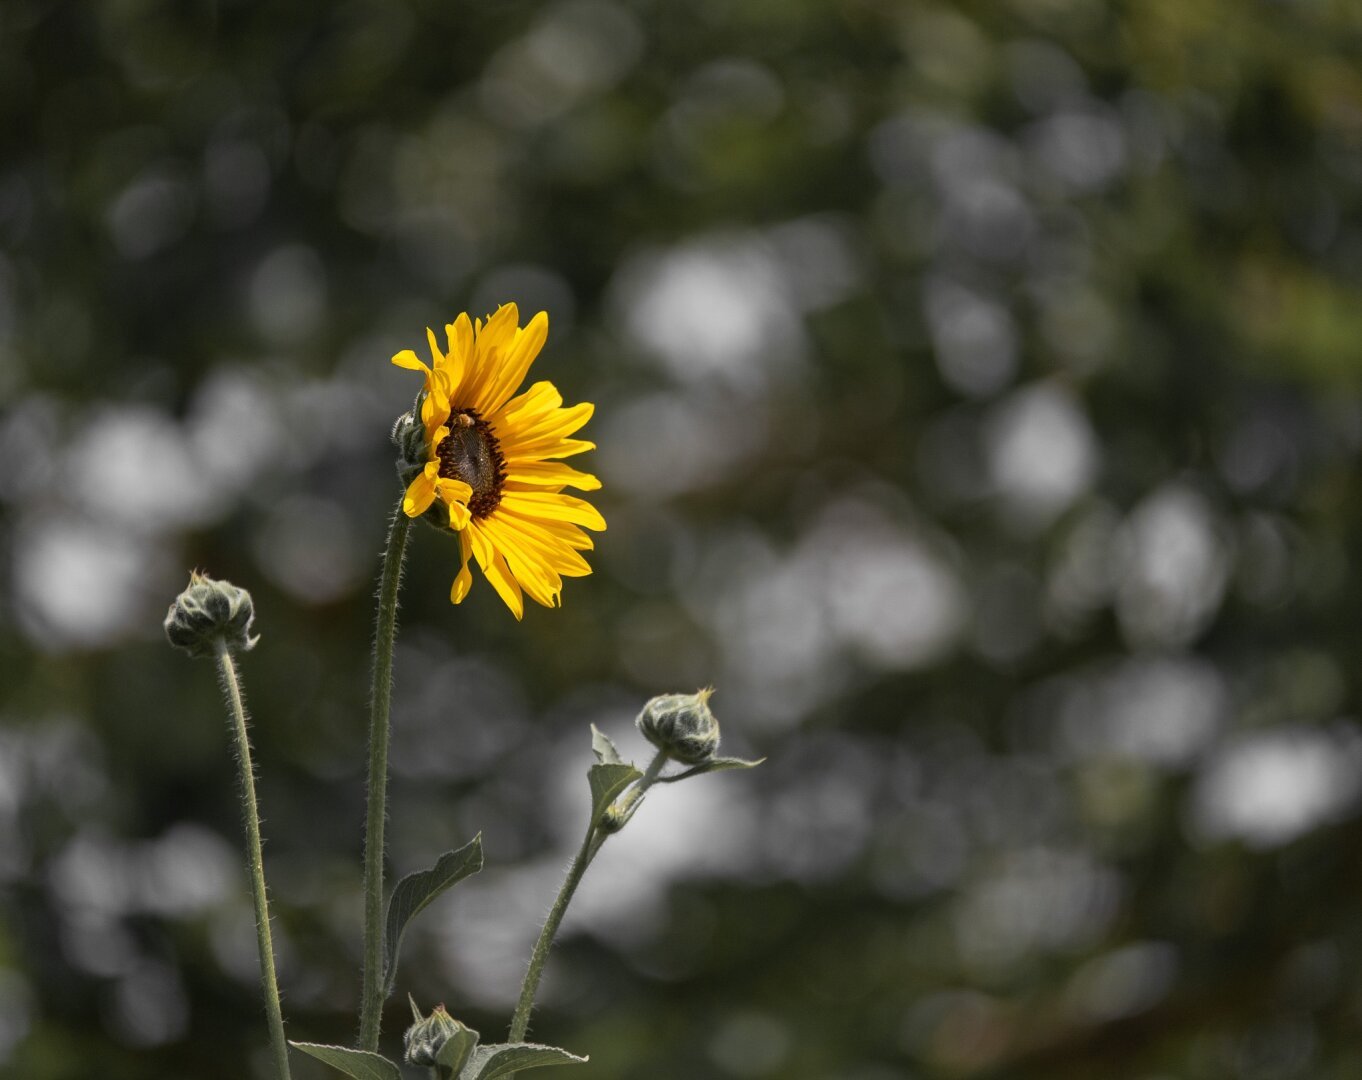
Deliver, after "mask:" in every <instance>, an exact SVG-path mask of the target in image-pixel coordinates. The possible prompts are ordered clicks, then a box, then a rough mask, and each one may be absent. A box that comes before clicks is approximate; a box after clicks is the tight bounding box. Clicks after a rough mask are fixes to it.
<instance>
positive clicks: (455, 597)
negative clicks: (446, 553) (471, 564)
mask: <svg viewBox="0 0 1362 1080" xmlns="http://www.w3.org/2000/svg"><path fill="white" fill-rule="evenodd" d="M459 546H460V548H462V552H463V565H461V566H460V567H459V572H458V574H457V575H455V577H454V585H453V586H452V587H451V588H450V590H449V602H450V603H451V604H462V603H463V600H464V597H465V596H467V595H468V590H469V589H471V588H472V587H473V572H472V571H471V570H469V569H468V557H469V555H470V554H472V550H473V549H472V544H471V543H470V541H469V539H468V530H464V531H463V532H461V533H459Z"/></svg>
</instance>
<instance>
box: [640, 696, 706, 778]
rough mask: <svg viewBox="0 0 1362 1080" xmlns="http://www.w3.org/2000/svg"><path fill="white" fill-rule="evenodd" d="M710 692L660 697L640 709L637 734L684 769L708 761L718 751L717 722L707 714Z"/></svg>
mask: <svg viewBox="0 0 1362 1080" xmlns="http://www.w3.org/2000/svg"><path fill="white" fill-rule="evenodd" d="M713 693H714V691H713V689H709V688H707V689H704V690H700V691H698V692H696V693H694V694H663V695H662V696H660V697H655V698H653V699H652V700H651V701H649V702H648V704H646V705H645V706H643V711H642V712H640V713H639V714H638V720H637V721H636V723H637V725H638V730H639V731H640V732H641V733H642V734H643V737H644V738H646V739H647V740H648V741H649V742H650V743H652V744H653V745H654V746H656V747H657V748H658V749H659V750H661V751H663V752H664V753H665V754H666V755H667V756H668V757H670V758H672V759H673V760H675V761H679V762H681V763H682V764H683V765H699V764H701V763H702V762H705V761H708V760H709V759H710V758H712V757H713V756H714V754H715V753H716V752H717V751H718V749H719V721H718V720H716V719H715V718H714V714H713V713H712V712H710V710H709V699H710V696H711V695H712V694H713Z"/></svg>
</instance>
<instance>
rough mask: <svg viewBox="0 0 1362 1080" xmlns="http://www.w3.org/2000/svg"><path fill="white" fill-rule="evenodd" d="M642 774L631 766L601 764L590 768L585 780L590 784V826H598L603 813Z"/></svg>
mask: <svg viewBox="0 0 1362 1080" xmlns="http://www.w3.org/2000/svg"><path fill="white" fill-rule="evenodd" d="M642 775H643V774H642V773H641V772H639V771H638V770H637V769H636V768H634V767H633V766H632V765H625V764H623V763H620V764H602V765H593V766H591V771H590V772H589V773H587V779H588V780H589V781H590V782H591V824H592V826H593V827H594V826H596V825H599V824H600V822H601V818H602V817H604V816H605V812H606V811H607V810H609V809H610V805H611V803H613V802H614V801H615V800H616V799H617V798H619V796H620V794H621V793H622V792H623V791H624V789H625V788H627V787H628V786H629V785H630V784H632V783H633V782H634V781H635V780H637V779H639V778H640V777H641V776H642Z"/></svg>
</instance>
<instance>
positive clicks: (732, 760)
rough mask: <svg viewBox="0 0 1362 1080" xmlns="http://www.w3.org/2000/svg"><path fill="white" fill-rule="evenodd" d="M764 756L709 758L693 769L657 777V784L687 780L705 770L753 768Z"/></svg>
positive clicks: (719, 770) (705, 771) (723, 770)
mask: <svg viewBox="0 0 1362 1080" xmlns="http://www.w3.org/2000/svg"><path fill="white" fill-rule="evenodd" d="M765 760H766V759H765V758H757V760H756V761H744V760H743V759H742V758H736V757H716V758H710V759H709V760H708V761H703V762H701V763H700V764H699V765H696V766H695V768H693V769H687V770H686V771H685V772H679V773H677V774H676V775H675V776H663V777H659V778H658V781H657V782H658V783H659V784H674V783H676V782H677V781H678V780H688V779H689V778H690V777H692V776H701V775H703V774H704V773H707V772H726V771H727V770H729V769H755V768H756V767H757V766H758V765H760V764H761V763H762V762H763V761H765Z"/></svg>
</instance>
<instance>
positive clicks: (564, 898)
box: [508, 750, 667, 1043]
mask: <svg viewBox="0 0 1362 1080" xmlns="http://www.w3.org/2000/svg"><path fill="white" fill-rule="evenodd" d="M666 763H667V753H666V751H664V750H659V751H658V752H657V754H656V755H655V756H654V757H653V760H652V761H651V762H650V763H649V765H648V768H647V770H646V771H645V772H644V774H643V776H642V777H640V779H639V780H638V782H637V783H636V784H634V785H633V786H632V787H631V788H630V789H629V790H628V791H627V792H625V794H624V795H622V796H621V797H620V800H619V802H618V803H616V805H615V806H612V807H611V808H610V810H609V811H607V813H608V814H609V815H610V816H611V817H612V819H613V820H614V822H616V824H615V825H614V827H613V829H609V830H608V829H605V828H602V827H601V825H600V824H599V823H597V822H596V821H592V822H591V823H590V824H588V826H587V830H586V836H585V838H583V840H582V846H581V848H580V849H578V851H577V855H576V856H575V857H574V858H573V860H572V865H571V866H569V867H568V872H567V877H565V878H564V879H563V884H562V886H561V887H560V888H559V890H558V895H557V897H555V898H554V901H553V907H551V908H550V909H549V915H548V918H547V919H545V920H544V928H543V929H542V930H540V932H539V940H538V941H536V942H535V944H534V951H533V952H532V953H530V962H529V966H528V967H527V968H526V969H525V979H524V982H522V983H521V986H520V999H519V1001H517V1002H516V1007H515V1015H514V1016H513V1017H512V1018H511V1031H510V1035H509V1036H508V1038H509V1041H510V1042H513V1043H517V1042H521V1041H523V1040H524V1038H525V1032H526V1031H528V1030H529V1027H530V1013H531V1011H533V1009H534V999H535V995H536V994H537V993H538V992H539V981H540V979H541V978H543V975H544V965H545V963H546V962H547V961H548V958H549V951H550V950H551V949H552V948H553V939H554V938H555V937H557V935H558V927H559V926H560V925H561V924H562V922H563V916H564V915H565V914H566V913H567V909H568V904H570V903H571V902H572V897H573V895H574V894H575V893H576V892H577V886H578V885H580V884H581V882H582V877H583V876H584V875H585V874H586V870H587V867H588V866H590V865H591V860H593V859H594V858H595V857H596V855H597V853H598V852H599V851H600V850H601V848H602V847H603V846H604V844H605V842H606V840H608V839H609V838H610V836H611V835H612V832H614V831H618V830H619V829H620V828H622V827H623V825H624V824H625V822H627V821H628V820H629V818H630V817H632V816H633V813H634V811H635V810H636V809H637V807H638V804H639V801H640V800H641V799H642V798H643V796H644V794H645V793H646V792H647V790H648V789H649V788H650V787H652V786H653V784H654V782H656V780H657V778H658V777H659V776H660V775H661V774H662V767H663V766H664V765H666Z"/></svg>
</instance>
